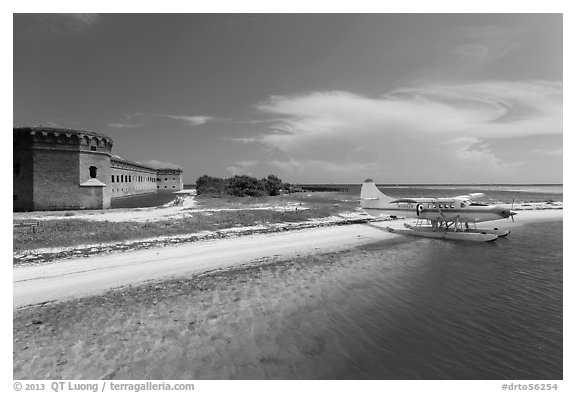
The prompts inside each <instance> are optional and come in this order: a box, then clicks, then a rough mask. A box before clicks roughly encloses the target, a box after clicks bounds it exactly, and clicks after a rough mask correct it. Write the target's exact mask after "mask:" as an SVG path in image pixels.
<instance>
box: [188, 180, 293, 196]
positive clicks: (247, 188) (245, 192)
mask: <svg viewBox="0 0 576 393" xmlns="http://www.w3.org/2000/svg"><path fill="white" fill-rule="evenodd" d="M290 187H291V186H290V184H288V183H284V182H282V179H280V178H279V177H278V176H276V175H268V176H267V177H263V178H262V179H260V180H259V179H257V178H255V177H252V176H247V175H236V176H233V177H231V178H228V179H222V178H219V177H212V176H208V175H203V176H200V177H199V178H198V180H196V193H197V194H198V195H203V194H204V195H206V194H226V195H234V196H239V197H243V196H251V197H259V196H266V195H270V196H275V195H279V194H280V193H281V192H284V191H286V192H287V191H288V190H289V189H290Z"/></svg>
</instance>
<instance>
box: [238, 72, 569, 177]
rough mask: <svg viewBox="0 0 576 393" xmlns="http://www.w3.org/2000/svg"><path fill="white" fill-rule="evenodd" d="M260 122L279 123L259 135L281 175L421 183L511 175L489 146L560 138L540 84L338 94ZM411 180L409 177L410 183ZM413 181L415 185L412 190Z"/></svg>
mask: <svg viewBox="0 0 576 393" xmlns="http://www.w3.org/2000/svg"><path fill="white" fill-rule="evenodd" d="M256 109H257V110H258V111H259V112H260V114H261V115H263V116H265V117H272V118H276V119H281V120H278V121H276V122H273V123H272V124H271V125H270V126H269V127H268V128H267V129H266V130H265V131H264V132H261V133H260V134H259V135H253V136H247V137H245V138H242V139H241V140H238V142H241V143H260V144H262V145H264V146H266V148H267V149H269V150H270V151H275V152H277V153H282V154H279V155H278V156H279V157H282V156H285V157H288V158H286V159H284V160H282V159H276V160H273V161H271V162H270V164H272V163H273V164H274V165H276V166H277V167H279V168H282V169H284V170H286V171H289V170H292V171H293V172H295V171H305V170H307V169H311V168H317V169H318V168H321V169H322V170H323V171H325V173H333V174H336V173H342V171H345V172H350V173H352V172H355V171H367V172H371V173H376V174H378V173H380V175H381V174H382V173H381V171H388V170H389V168H401V169H396V170H395V171H396V173H395V174H396V175H398V176H404V178H405V177H406V176H411V177H418V178H420V179H422V178H425V177H427V176H428V177H433V178H435V179H438V174H439V173H440V174H442V173H449V172H453V171H452V170H449V171H448V170H446V169H444V172H442V169H441V168H455V167H458V170H459V173H460V174H459V176H461V177H465V176H466V174H467V173H468V174H470V173H478V174H480V175H482V174H484V177H486V178H488V179H492V177H490V176H493V175H499V174H500V172H503V171H504V172H510V171H514V170H517V168H518V167H519V163H518V162H509V161H507V160H506V157H500V156H499V155H498V154H497V149H495V148H494V147H495V146H496V145H495V144H497V140H498V139H502V138H520V137H526V136H532V135H551V134H561V133H562V84H561V83H551V82H546V81H518V82H510V81H475V82H467V83H455V82H444V83H440V82H436V83H428V84H426V83H420V84H412V85H408V86H403V87H398V88H396V89H394V90H392V91H390V92H388V93H386V94H385V95H383V96H381V97H376V98H374V97H366V96H361V95H358V94H354V93H350V92H345V91H317V92H309V93H305V94H299V95H291V96H280V95H279V96H272V97H270V98H269V99H268V100H266V101H264V102H261V103H258V104H257V105H256ZM416 174H417V176H416ZM420 181H422V180H420Z"/></svg>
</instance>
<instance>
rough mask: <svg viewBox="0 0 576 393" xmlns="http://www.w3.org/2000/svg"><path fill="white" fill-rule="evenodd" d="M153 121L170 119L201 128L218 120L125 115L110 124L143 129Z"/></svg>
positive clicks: (159, 115) (174, 116) (163, 114)
mask: <svg viewBox="0 0 576 393" xmlns="http://www.w3.org/2000/svg"><path fill="white" fill-rule="evenodd" d="M153 119H169V120H174V121H179V122H184V123H186V124H187V125H190V126H200V125H202V124H206V123H208V122H209V121H212V120H216V118H214V117H211V116H199V115H197V116H191V115H170V114H165V113H140V112H136V113H125V114H124V115H123V119H122V120H121V121H118V122H111V123H108V126H109V127H112V128H118V129H124V128H138V127H143V126H144V125H146V123H149V122H152V120H153Z"/></svg>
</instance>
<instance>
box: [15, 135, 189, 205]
mask: <svg viewBox="0 0 576 393" xmlns="http://www.w3.org/2000/svg"><path fill="white" fill-rule="evenodd" d="M112 144H113V142H112V139H110V138H109V137H107V136H106V135H102V134H99V133H95V132H91V131H83V130H71V129H61V128H52V127H18V128H14V129H13V209H14V211H30V210H68V209H106V208H109V207H110V201H111V199H113V198H121V197H126V196H132V195H139V194H147V193H155V192H174V191H179V190H182V189H183V188H184V184H183V181H182V170H181V169H168V168H163V169H156V168H152V167H149V166H146V165H143V164H140V163H137V162H132V161H128V160H125V159H123V158H120V157H118V156H112V155H111V151H112Z"/></svg>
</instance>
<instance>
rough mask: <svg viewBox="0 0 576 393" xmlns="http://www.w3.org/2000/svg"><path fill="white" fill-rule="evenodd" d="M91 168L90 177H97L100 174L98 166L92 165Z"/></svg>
mask: <svg viewBox="0 0 576 393" xmlns="http://www.w3.org/2000/svg"><path fill="white" fill-rule="evenodd" d="M89 169H90V177H91V178H92V179H96V176H97V175H98V168H96V167H95V166H91V167H90V168H89Z"/></svg>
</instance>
